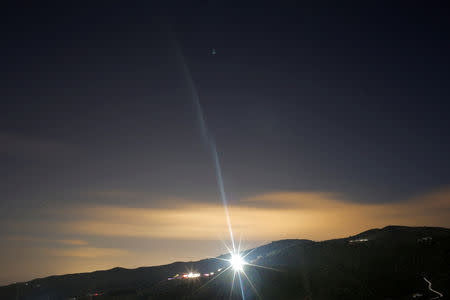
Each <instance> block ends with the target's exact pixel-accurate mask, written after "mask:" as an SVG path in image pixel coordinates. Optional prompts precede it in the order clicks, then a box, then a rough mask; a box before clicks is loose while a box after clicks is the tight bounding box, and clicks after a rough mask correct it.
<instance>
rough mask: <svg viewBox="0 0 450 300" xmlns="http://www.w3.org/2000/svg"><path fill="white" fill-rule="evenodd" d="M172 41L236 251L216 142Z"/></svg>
mask: <svg viewBox="0 0 450 300" xmlns="http://www.w3.org/2000/svg"><path fill="white" fill-rule="evenodd" d="M174 43H175V44H176V47H175V48H176V51H177V56H178V59H179V61H180V63H181V66H182V68H183V74H184V76H185V78H186V82H187V85H188V87H189V90H190V93H191V98H192V101H193V103H194V106H195V110H196V113H197V118H198V121H199V125H200V130H201V133H202V137H203V140H204V142H205V144H206V146H207V147H208V148H209V151H210V152H211V156H212V159H213V162H214V166H215V170H216V180H217V185H218V187H219V192H220V197H221V199H222V204H223V208H224V212H225V218H226V221H227V226H228V232H229V234H230V240H231V244H232V246H233V250H234V251H236V247H235V244H234V237H233V230H232V228H231V220H230V213H229V211H228V201H227V197H226V194H225V187H224V184H223V177H222V168H221V166H220V160H219V155H218V154H217V148H216V143H215V142H214V139H213V137H212V135H211V133H210V132H209V131H208V127H207V125H206V119H205V114H204V113H203V110H202V107H201V104H200V98H199V96H198V92H197V88H196V87H195V83H194V80H193V79H192V75H191V72H190V70H189V67H188V65H187V63H186V61H185V59H184V56H183V53H182V51H181V48H180V47H179V46H178V43H177V42H176V40H175V39H174Z"/></svg>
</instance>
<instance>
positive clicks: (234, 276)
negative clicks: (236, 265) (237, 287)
mask: <svg viewBox="0 0 450 300" xmlns="http://www.w3.org/2000/svg"><path fill="white" fill-rule="evenodd" d="M234 278H236V272H233V280H232V281H231V287H230V298H229V299H230V300H231V296H232V295H233V287H234Z"/></svg>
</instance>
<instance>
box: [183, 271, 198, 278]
mask: <svg viewBox="0 0 450 300" xmlns="http://www.w3.org/2000/svg"><path fill="white" fill-rule="evenodd" d="M186 277H187V278H197V277H200V273H192V272H190V273H189V274H187V276H186Z"/></svg>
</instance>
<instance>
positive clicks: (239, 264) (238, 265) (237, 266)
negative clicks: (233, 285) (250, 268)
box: [230, 254, 247, 272]
mask: <svg viewBox="0 0 450 300" xmlns="http://www.w3.org/2000/svg"><path fill="white" fill-rule="evenodd" d="M230 264H231V267H232V268H233V270H235V271H239V272H242V271H243V270H244V265H245V264H247V263H246V262H245V260H244V259H243V258H242V257H241V256H240V255H239V254H232V255H231V259H230Z"/></svg>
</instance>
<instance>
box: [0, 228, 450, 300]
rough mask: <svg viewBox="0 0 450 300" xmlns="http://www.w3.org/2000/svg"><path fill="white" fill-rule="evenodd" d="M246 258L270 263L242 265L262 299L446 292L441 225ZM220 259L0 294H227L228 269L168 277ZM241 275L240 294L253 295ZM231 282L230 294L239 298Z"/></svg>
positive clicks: (448, 269)
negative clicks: (190, 276) (186, 277)
mask: <svg viewBox="0 0 450 300" xmlns="http://www.w3.org/2000/svg"><path fill="white" fill-rule="evenodd" d="M221 258H226V256H222V257H221ZM247 259H248V261H250V262H251V263H252V264H257V265H260V266H263V267H267V268H270V269H266V268H257V267H253V266H246V267H245V271H246V274H247V276H248V277H249V278H250V279H251V281H252V282H253V285H254V287H255V288H256V290H257V291H258V293H259V295H260V297H261V298H262V299H411V298H412V295H413V293H420V294H422V295H423V298H421V299H429V298H431V297H432V296H435V295H432V294H431V293H430V292H429V291H428V290H427V285H426V283H425V281H424V279H423V276H426V277H427V278H428V279H429V280H431V281H432V283H433V288H434V289H436V290H438V291H440V292H441V293H443V294H444V295H445V296H447V295H448V294H449V293H450V290H449V287H450V230H449V229H445V228H431V227H402V226H388V227H385V228H383V229H372V230H368V231H365V232H362V233H360V234H357V235H355V236H352V237H349V238H344V239H337V240H330V241H323V242H312V241H307V240H282V241H278V242H272V243H270V244H268V245H264V246H261V247H258V248H256V249H254V251H252V252H251V253H250V254H249V255H248V256H247ZM226 266H227V262H225V261H221V260H215V259H207V260H201V261H198V262H188V263H182V262H178V263H173V264H170V265H165V266H158V267H145V268H138V269H134V270H128V269H122V268H115V269H112V270H108V271H97V272H93V273H84V274H71V275H63V276H53V277H48V278H43V279H36V280H33V281H31V282H30V283H29V285H28V286H25V284H23V283H22V284H15V285H10V286H6V287H1V288H0V299H67V298H69V297H73V296H77V297H78V299H89V298H87V297H84V298H83V295H86V294H87V293H91V292H95V291H102V292H105V295H104V296H99V297H94V298H97V299H116V300H120V299H229V298H230V297H229V295H230V285H231V282H232V272H227V273H225V274H223V275H221V276H220V277H212V278H202V279H199V280H172V281H168V280H167V277H168V276H171V275H174V274H176V273H180V272H186V271H188V270H197V271H199V272H202V273H203V272H210V271H212V270H217V269H218V268H223V267H226ZM241 277H243V282H244V293H245V295H246V299H258V297H257V296H256V293H255V292H253V288H252V287H251V286H250V285H249V284H247V283H245V282H246V278H245V277H244V276H241ZM236 283H237V280H236V282H235V288H234V292H233V293H232V294H231V298H234V299H240V297H241V296H240V291H238V290H237V285H236ZM38 285H39V286H38ZM419 299H420V298H419Z"/></svg>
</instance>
